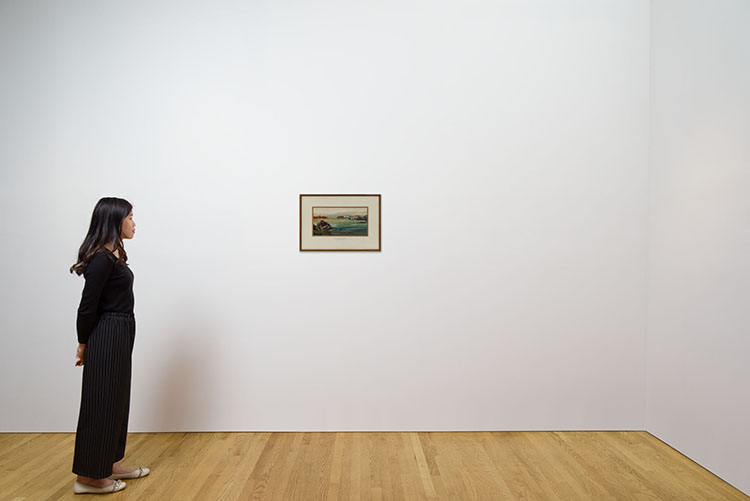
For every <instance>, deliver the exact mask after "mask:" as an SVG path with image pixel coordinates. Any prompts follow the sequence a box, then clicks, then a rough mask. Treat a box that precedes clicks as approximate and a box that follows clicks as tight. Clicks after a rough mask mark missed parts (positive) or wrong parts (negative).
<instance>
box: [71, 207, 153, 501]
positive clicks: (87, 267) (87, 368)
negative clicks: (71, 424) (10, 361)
mask: <svg viewBox="0 0 750 501" xmlns="http://www.w3.org/2000/svg"><path fill="white" fill-rule="evenodd" d="M132 209H133V206H132V205H131V204H130V203H129V202H128V201H126V200H123V199H121V198H102V199H101V200H99V202H98V203H97V204H96V207H94V213H93V215H92V216H91V225H90V226H89V231H88V234H87V235H86V238H85V239H84V241H83V244H82V245H81V248H80V249H79V251H78V261H77V262H76V264H74V265H73V266H72V267H71V268H70V272H71V273H73V272H75V273H77V274H78V275H81V274H83V276H84V277H85V278H86V284H85V285H84V287H83V294H82V296H81V303H80V306H79V307H78V319H77V322H76V327H77V330H78V343H79V345H78V349H77V350H76V362H75V365H76V366H83V386H82V390H81V410H80V414H79V417H78V428H77V431H76V442H75V454H74V458H73V473H75V474H77V475H78V479H77V480H76V483H75V487H74V489H73V490H74V491H75V493H76V494H83V493H91V494H104V493H108V492H116V491H120V490H122V489H124V488H125V482H123V481H122V480H121V479H123V478H139V477H142V476H145V475H148V473H149V469H148V468H138V469H133V468H128V467H125V466H123V465H121V464H120V460H121V459H122V458H123V456H124V455H125V441H126V440H127V431H128V413H129V410H130V370H131V354H132V352H133V342H134V341H135V317H134V316H133V304H134V297H133V272H132V271H130V268H129V267H128V265H127V261H128V255H127V254H126V253H125V248H124V247H123V240H125V239H131V238H133V236H134V235H135V221H133V210H132Z"/></svg>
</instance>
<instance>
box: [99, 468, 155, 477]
mask: <svg viewBox="0 0 750 501" xmlns="http://www.w3.org/2000/svg"><path fill="white" fill-rule="evenodd" d="M149 473H151V470H149V469H148V468H145V467H143V466H139V467H138V469H137V470H133V471H131V472H130V473H113V474H112V475H111V476H110V477H109V478H141V477H145V476H146V475H148V474H149Z"/></svg>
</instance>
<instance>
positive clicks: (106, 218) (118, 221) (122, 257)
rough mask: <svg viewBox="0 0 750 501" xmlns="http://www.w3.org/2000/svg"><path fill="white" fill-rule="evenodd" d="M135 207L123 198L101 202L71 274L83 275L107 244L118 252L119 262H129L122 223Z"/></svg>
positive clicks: (71, 268)
mask: <svg viewBox="0 0 750 501" xmlns="http://www.w3.org/2000/svg"><path fill="white" fill-rule="evenodd" d="M131 210H133V206H132V205H131V204H130V202H128V201H127V200H124V199H122V198H114V197H105V198H102V199H101V200H99V201H98V202H97V203H96V207H94V213H93V214H92V215H91V224H90V225H89V232H88V233H87V234H86V238H85V239H84V240H83V243H82V244H81V248H80V249H78V261H77V262H76V264H74V265H73V266H71V267H70V272H71V273H76V274H78V275H81V274H82V273H83V270H84V269H85V268H86V265H87V264H89V261H91V258H93V257H94V254H96V253H97V252H98V251H99V250H100V249H103V248H105V246H106V245H107V244H112V245H113V246H114V250H116V251H117V253H118V255H119V258H118V259H117V260H118V262H119V261H122V262H127V261H128V255H127V254H126V253H125V247H124V246H123V244H122V237H121V236H120V232H121V231H122V222H123V221H124V220H125V218H126V217H128V214H130V211H131Z"/></svg>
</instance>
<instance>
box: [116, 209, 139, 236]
mask: <svg viewBox="0 0 750 501" xmlns="http://www.w3.org/2000/svg"><path fill="white" fill-rule="evenodd" d="M133 235H135V221H134V220H133V211H132V210H131V211H130V214H128V215H127V217H126V218H125V220H124V221H123V222H122V229H121V230H120V238H122V239H123V240H125V239H126V238H133Z"/></svg>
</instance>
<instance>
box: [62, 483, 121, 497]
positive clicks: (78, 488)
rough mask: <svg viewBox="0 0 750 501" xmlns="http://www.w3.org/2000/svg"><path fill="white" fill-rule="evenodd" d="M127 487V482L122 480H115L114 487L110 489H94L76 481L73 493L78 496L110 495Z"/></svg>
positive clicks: (111, 486)
mask: <svg viewBox="0 0 750 501" xmlns="http://www.w3.org/2000/svg"><path fill="white" fill-rule="evenodd" d="M125 485H126V484H125V482H123V481H122V480H115V481H114V482H112V485H110V486H108V487H92V486H90V485H86V484H82V483H81V482H79V481H77V480H76V484H75V485H74V486H73V492H75V493H76V494H109V493H110V492H117V491H121V490H123V489H124V488H125Z"/></svg>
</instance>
